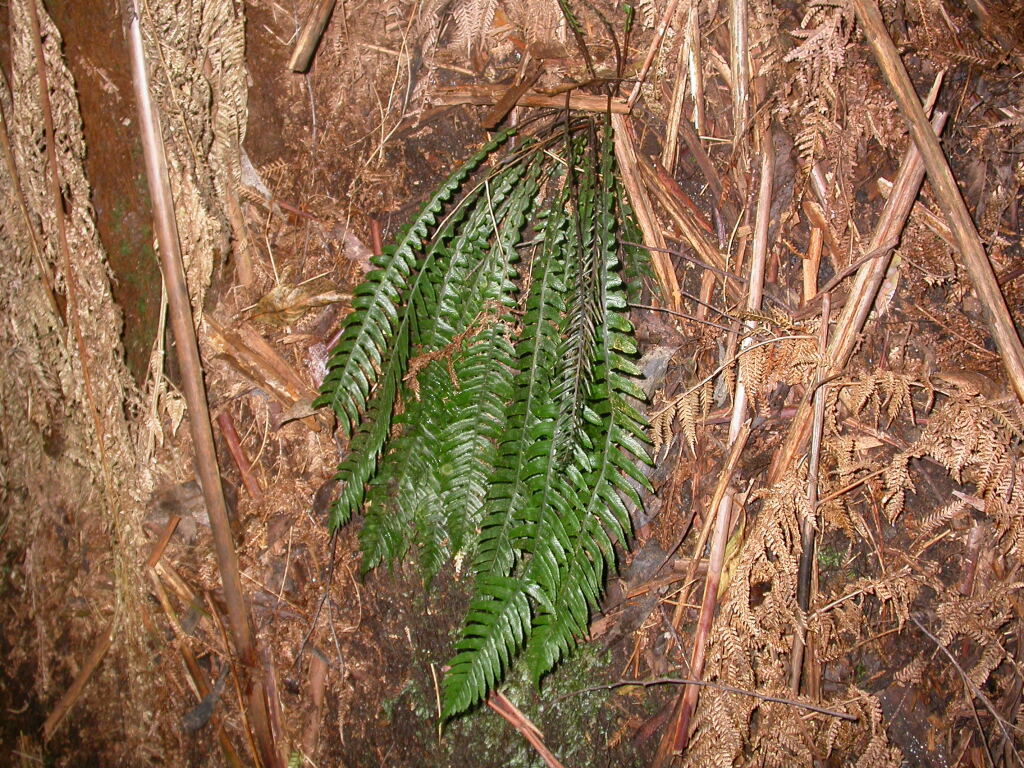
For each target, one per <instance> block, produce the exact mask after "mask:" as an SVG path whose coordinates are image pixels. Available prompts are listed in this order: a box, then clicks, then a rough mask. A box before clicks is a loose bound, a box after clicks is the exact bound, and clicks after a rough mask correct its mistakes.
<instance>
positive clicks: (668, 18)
mask: <svg viewBox="0 0 1024 768" xmlns="http://www.w3.org/2000/svg"><path fill="white" fill-rule="evenodd" d="M678 5H679V0H670V2H669V4H668V5H667V6H666V7H665V15H664V16H662V17H661V22H660V23H659V24H658V28H657V29H656V30H655V31H654V38H653V39H652V40H651V45H650V47H649V48H648V49H647V55H646V56H645V57H644V63H643V66H641V67H640V74H638V75H637V77H636V85H634V86H633V92H632V93H630V94H629V99H627V100H626V103H627V104H628V105H629V109H630V110H632V109H633V105H634V104H636V100H637V99H638V98H640V89H641V88H642V87H643V84H644V80H646V79H647V73H648V72H650V71H651V65H652V64H653V63H654V57H655V56H657V55H658V50H659V49H660V48H661V43H662V41H663V40H664V39H665V33H666V32H668V25H669V24H670V23H671V22H672V17H673V16H675V15H676V6H678Z"/></svg>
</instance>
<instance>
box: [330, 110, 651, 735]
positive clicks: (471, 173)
mask: <svg viewBox="0 0 1024 768" xmlns="http://www.w3.org/2000/svg"><path fill="white" fill-rule="evenodd" d="M508 139H509V134H508V133H506V134H502V135H499V136H498V137H496V138H495V139H494V140H493V141H491V142H490V143H488V144H487V145H486V146H485V147H484V148H483V149H481V150H480V151H479V152H478V153H477V154H475V155H474V156H473V157H472V158H470V160H468V161H467V162H466V163H465V164H464V165H463V166H462V167H461V168H460V169H459V170H458V171H456V172H455V173H454V174H453V175H452V176H451V177H450V178H449V179H448V180H447V181H445V182H444V183H443V184H442V185H441V186H440V187H439V188H438V190H437V191H436V192H435V193H434V194H433V195H432V196H431V198H430V199H429V200H428V201H427V203H426V204H425V205H424V206H423V208H422V210H421V211H420V213H419V214H418V215H417V216H416V217H415V218H414V219H413V221H412V223H411V224H409V226H408V227H407V228H406V229H405V230H403V232H402V233H401V234H400V235H399V237H398V240H397V243H396V244H395V245H394V246H393V247H390V248H389V249H387V251H386V252H385V254H384V255H383V256H381V257H380V258H379V259H377V260H376V262H375V266H376V269H375V270H374V271H372V272H371V273H370V274H368V275H367V277H366V280H365V282H364V283H363V285H362V286H361V287H360V288H359V289H358V290H357V292H356V298H355V300H354V301H353V307H354V311H353V312H352V314H350V315H349V316H348V318H346V321H345V326H344V330H343V332H342V335H341V340H340V341H339V343H338V345H337V346H336V347H335V349H334V351H333V353H332V355H331V359H330V361H329V364H328V375H327V377H326V379H325V380H324V383H323V386H322V390H321V395H320V398H319V400H318V401H317V403H318V404H319V405H330V406H331V407H332V408H333V409H334V411H335V413H336V414H337V416H338V420H339V422H340V425H341V429H342V430H343V432H344V433H345V435H346V436H347V437H348V438H349V441H350V442H349V451H348V455H347V457H346V458H345V459H344V460H343V461H342V462H341V465H340V467H339V471H338V478H339V480H340V492H339V495H338V499H337V501H336V502H335V503H334V505H333V507H332V511H331V517H330V524H331V526H332V528H336V527H337V526H339V525H341V524H343V523H345V522H347V521H348V520H349V519H350V518H351V516H352V515H353V513H355V512H356V511H358V510H360V509H364V510H365V520H364V522H363V527H362V529H361V532H360V538H361V542H362V546H363V566H364V569H369V568H372V567H374V566H376V565H378V564H380V563H383V562H394V561H395V560H397V559H400V558H402V557H404V556H405V554H406V553H407V552H408V550H409V549H410V547H413V548H414V549H415V550H416V551H417V553H418V555H419V562H420V566H421V568H422V570H423V575H424V578H425V579H426V580H427V581H428V582H429V580H430V579H432V578H433V577H434V576H435V575H436V574H437V573H438V571H439V570H440V568H441V567H442V566H443V565H444V563H445V562H447V561H448V560H449V559H451V558H452V557H457V558H458V559H457V563H458V566H459V567H461V565H462V563H463V562H465V563H469V564H470V568H471V571H472V574H473V579H474V582H473V583H474V591H473V596H472V602H471V605H470V609H469V612H468V615H467V617H466V619H465V622H464V625H463V628H462V632H461V636H460V638H459V640H458V641H457V643H456V655H455V657H454V659H453V660H452V661H451V664H450V668H449V671H448V673H447V674H446V675H445V678H444V682H443V716H444V718H445V719H447V718H450V717H452V716H454V715H457V714H459V713H461V712H463V711H465V710H467V709H469V708H470V707H472V706H473V705H474V704H475V703H477V702H479V701H480V700H481V699H483V698H484V697H485V696H486V695H487V693H488V692H489V691H490V690H492V689H493V688H494V687H495V686H496V685H497V684H498V683H499V682H500V680H501V679H502V677H503V676H504V674H505V673H506V671H507V670H508V668H509V666H510V665H511V664H512V663H513V660H514V659H515V658H517V657H518V656H519V655H520V654H521V655H522V657H523V659H524V660H525V662H526V664H527V666H528V669H529V671H530V673H531V674H532V676H533V677H534V679H536V680H539V679H540V677H541V676H542V675H543V674H544V673H545V672H547V671H548V670H550V669H551V668H552V667H553V666H554V665H555V664H557V663H558V661H559V660H560V659H561V658H562V657H563V656H564V655H565V654H566V653H567V652H568V651H569V650H571V649H572V648H573V646H574V645H575V643H576V639H577V638H578V637H579V636H581V635H583V634H585V632H586V629H587V624H588V621H589V617H590V613H591V611H592V610H593V609H594V608H595V607H596V605H597V602H598V600H599V598H600V595H601V592H602V589H603V584H604V578H605V575H606V573H607V572H608V571H609V570H610V569H612V568H614V565H615V552H614V548H615V545H616V544H618V543H622V542H624V541H625V540H626V538H627V536H628V535H629V532H630V518H629V514H628V511H627V505H628V504H632V505H637V506H638V505H639V504H640V498H639V495H638V492H637V489H638V488H640V487H642V486H646V484H647V481H646V480H645V478H644V475H643V474H642V472H641V471H640V470H639V469H638V465H639V464H640V463H645V462H649V458H648V454H647V447H646V439H647V438H646V437H645V432H644V426H645V424H644V419H643V417H642V416H641V415H640V413H639V412H638V411H637V410H636V409H635V407H634V406H633V405H632V404H631V403H632V402H633V401H634V400H640V399H642V398H643V395H642V393H641V391H640V390H639V388H638V387H637V385H636V384H635V377H637V376H638V375H639V370H638V369H637V368H636V366H635V365H634V364H633V363H632V362H631V358H632V357H633V356H634V354H635V352H636V344H635V342H634V340H633V327H632V325H631V323H630V321H629V319H628V317H627V314H626V312H627V304H626V295H625V286H624V284H623V281H622V278H621V276H620V275H621V274H623V273H625V272H626V270H633V269H637V268H638V266H639V269H638V273H639V271H642V265H637V264H629V263H628V259H636V258H638V254H637V252H636V251H635V250H630V251H627V250H626V249H625V248H624V247H623V245H622V239H623V236H622V233H623V232H632V231H635V229H634V228H635V225H634V224H633V223H632V222H631V221H630V214H629V210H628V208H627V207H626V204H625V201H624V200H623V195H622V192H621V186H620V185H619V183H618V180H617V178H616V168H615V161H614V153H613V151H612V139H611V132H610V128H609V126H608V125H607V121H605V124H604V125H600V124H599V121H598V120H595V119H591V118H585V119H580V118H572V119H565V120H562V119H559V120H558V121H556V122H555V123H553V124H551V125H549V126H548V127H547V128H546V129H544V130H542V131H538V132H536V134H535V135H534V136H533V137H530V138H527V139H525V140H524V141H522V142H521V144H520V146H519V147H518V148H517V149H515V150H513V151H511V152H509V153H507V155H506V157H504V158H501V159H496V154H497V150H498V149H499V147H501V146H503V145H504V144H506V143H507V141H508ZM485 161H490V162H489V164H488V167H487V168H486V170H481V166H483V165H484V163H485ZM471 178H472V179H473V181H472V183H471V182H470V179H471ZM527 237H529V241H528V242H525V240H526V238H527ZM631 274H632V272H631Z"/></svg>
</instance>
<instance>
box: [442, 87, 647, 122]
mask: <svg viewBox="0 0 1024 768" xmlns="http://www.w3.org/2000/svg"><path fill="white" fill-rule="evenodd" d="M507 90H508V88H507V87H504V86H500V85H498V86H494V85H465V86H462V87H460V88H446V89H442V90H438V91H437V92H436V93H434V94H433V96H431V99H430V100H431V101H432V102H433V103H434V104H437V105H441V106H451V105H455V104H476V105H478V106H487V105H490V104H496V103H497V102H498V100H499V99H500V98H501V97H502V95H503V94H504V93H505V91H507ZM516 106H518V107H544V108H552V109H565V97H564V96H551V95H549V94H546V93H537V92H536V91H527V92H526V93H524V94H523V95H522V96H520V97H519V99H518V100H517V101H516ZM569 109H571V110H574V111H579V112H601V113H607V112H609V111H610V112H611V113H612V114H613V115H625V114H629V105H628V104H627V103H626V102H624V101H623V100H622V99H612V98H609V97H607V96H594V95H593V94H589V93H574V94H572V95H570V96H569Z"/></svg>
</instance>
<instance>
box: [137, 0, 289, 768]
mask: <svg viewBox="0 0 1024 768" xmlns="http://www.w3.org/2000/svg"><path fill="white" fill-rule="evenodd" d="M126 13H127V14H128V16H129V18H127V19H125V21H126V22H127V27H128V47H129V56H130V58H131V67H132V79H133V81H134V85H135V98H136V100H137V102H138V107H139V128H140V132H141V139H142V148H143V155H144V158H145V163H146V177H147V181H148V183H149V194H150V197H151V199H152V200H153V216H154V219H155V221H154V228H155V230H156V235H157V242H158V243H159V245H160V266H161V271H162V272H163V278H164V285H165V286H166V288H167V300H168V307H169V314H170V317H171V328H172V330H173V332H174V340H175V345H176V347H177V351H178V366H179V368H180V369H181V377H182V390H183V391H184V395H185V402H186V403H187V405H188V412H189V427H190V431H191V434H192V444H193V446H194V450H195V463H196V473H197V475H198V477H199V481H200V485H201V486H202V489H203V498H204V500H205V502H206V511H207V515H208V516H209V519H210V531H211V533H212V534H213V540H214V546H215V548H216V552H217V565H218V568H219V570H220V577H221V583H222V584H223V586H224V601H225V603H226V604H227V609H228V620H229V622H230V624H231V634H232V637H233V640H234V645H235V651H236V653H237V654H238V657H239V660H240V661H241V664H242V667H243V670H244V676H245V678H246V681H245V684H246V694H247V696H248V710H249V716H250V720H251V722H252V725H253V730H254V731H255V738H256V742H257V743H258V745H259V755H260V758H261V760H262V762H263V765H264V768H274V767H275V766H277V765H279V761H278V758H277V750H276V748H275V745H274V739H273V735H272V733H271V731H270V722H269V713H268V710H267V701H266V697H265V696H264V691H263V686H262V684H261V683H260V680H259V676H258V674H254V673H256V672H257V671H258V666H257V654H256V645H255V641H254V639H253V631H252V624H251V623H250V619H249V609H248V606H247V605H246V602H245V596H244V594H243V592H242V580H241V577H240V576H239V572H238V556H237V554H236V553H235V546H234V541H233V540H232V536H231V527H230V524H229V522H228V513H227V507H226V505H225V503H224V489H223V488H222V487H221V482H220V470H219V469H218V465H217V452H216V448H215V447H214V442H213V428H212V425H211V424H210V412H209V408H208V407H207V403H206V390H205V385H204V383H203V371H202V363H201V362H200V359H199V346H198V344H197V343H196V332H195V327H194V325H193V322H192V308H191V304H190V303H189V295H188V287H187V285H186V283H185V270H184V267H183V265H182V259H181V250H180V242H179V240H178V229H177V222H176V221H175V218H174V199H173V196H172V193H171V183H170V178H169V175H168V172H167V159H166V157H165V156H164V146H163V143H162V137H161V132H160V122H159V116H158V115H157V112H156V107H155V106H154V104H153V102H152V98H151V94H150V89H149V73H148V72H147V70H146V60H145V53H144V50H143V46H142V30H141V27H140V23H139V16H138V14H139V10H138V0H133V2H132V5H131V6H130V7H129V8H127V9H126Z"/></svg>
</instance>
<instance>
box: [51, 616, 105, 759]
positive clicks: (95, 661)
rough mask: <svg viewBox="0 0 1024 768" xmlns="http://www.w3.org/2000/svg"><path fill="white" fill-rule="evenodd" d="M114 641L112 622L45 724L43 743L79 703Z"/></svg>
mask: <svg viewBox="0 0 1024 768" xmlns="http://www.w3.org/2000/svg"><path fill="white" fill-rule="evenodd" d="M113 641H114V624H113V622H111V623H110V624H108V625H107V627H106V628H105V629H104V630H103V634H101V635H100V637H99V639H98V640H97V641H96V645H94V646H93V649H92V653H90V654H89V658H88V659H86V661H85V664H84V665H83V666H82V669H81V670H80V671H79V673H78V675H77V676H76V677H75V681H74V682H73V683H71V687H70V688H68V689H67V690H66V691H65V692H64V695H63V696H61V697H60V701H58V702H57V706H55V707H54V708H53V711H52V712H51V713H50V716H49V717H47V718H46V722H45V723H43V741H44V742H45V741H49V740H50V737H51V736H53V734H54V732H55V731H56V730H57V726H58V725H60V723H61V721H62V720H63V719H64V716H65V715H66V714H67V713H68V712H69V711H70V710H71V707H73V706H74V704H75V702H76V701H78V697H79V696H81V695H82V691H83V690H85V684H86V683H88V682H89V678H90V677H92V673H93V672H95V671H96V668H97V667H98V666H99V665H100V662H101V661H103V657H104V656H106V655H107V651H109V650H110V645H111V643H113Z"/></svg>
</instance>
